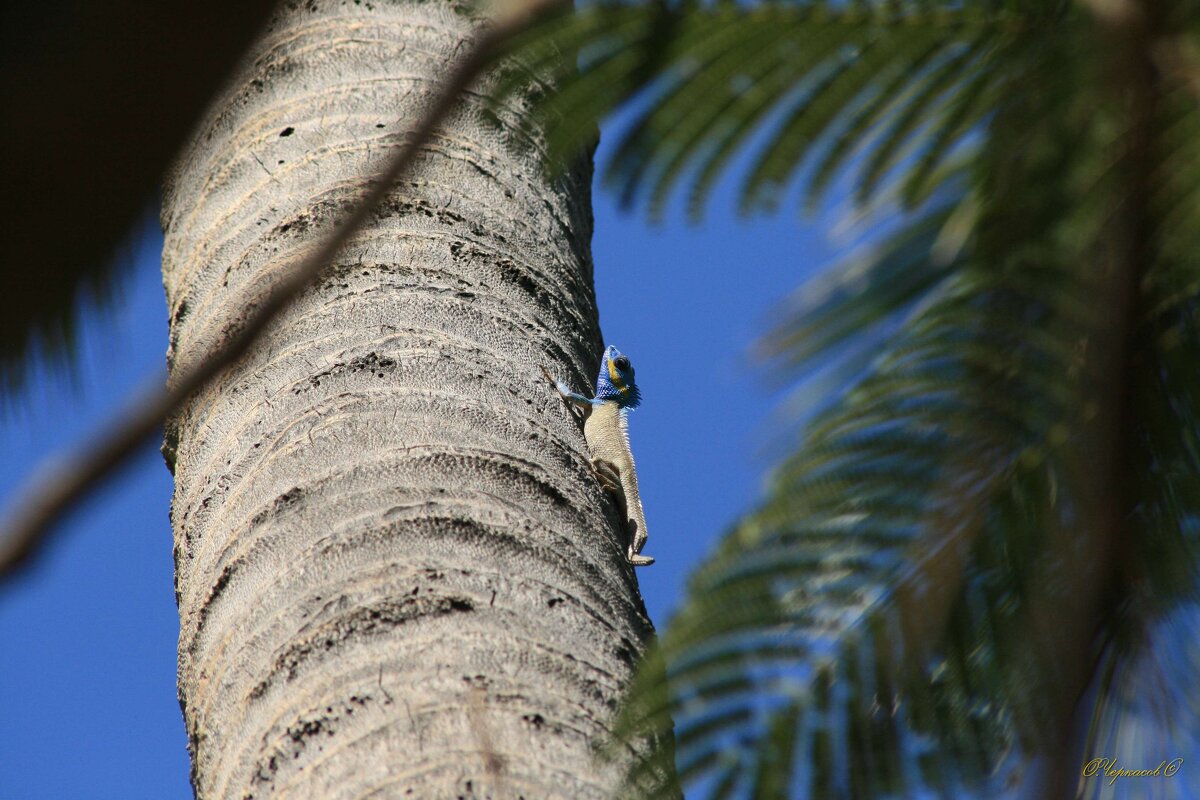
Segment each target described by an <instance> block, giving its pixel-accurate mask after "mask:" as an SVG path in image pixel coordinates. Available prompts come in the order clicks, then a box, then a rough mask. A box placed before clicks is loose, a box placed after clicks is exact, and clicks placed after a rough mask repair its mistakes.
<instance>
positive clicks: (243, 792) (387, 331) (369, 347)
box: [163, 1, 652, 799]
mask: <svg viewBox="0 0 1200 800" xmlns="http://www.w3.org/2000/svg"><path fill="white" fill-rule="evenodd" d="M291 5H292V6H295V7H294V8H292V9H290V10H283V11H281V12H280V13H279V14H278V15H277V17H276V18H275V19H274V20H273V22H272V24H271V25H270V27H269V29H268V31H267V32H266V33H265V35H264V37H263V38H262V40H261V41H260V42H259V43H258V45H257V46H256V48H255V49H254V51H253V52H252V54H251V56H250V57H249V58H248V59H247V61H246V62H245V64H244V67H243V69H242V71H241V73H240V75H239V77H238V78H237V79H236V80H235V81H234V85H233V86H232V87H230V88H229V90H228V91H227V92H226V93H225V95H224V96H223V97H222V98H221V99H220V101H219V102H218V103H217V104H216V106H215V107H214V109H213V110H212V111H211V113H210V114H209V116H208V117H207V119H206V121H205V122H204V124H203V125H202V127H201V128H200V129H199V130H198V132H197V134H196V136H195V139H194V141H193V143H192V145H191V146H190V147H189V148H188V150H187V151H186V153H185V154H184V156H183V157H182V158H181V160H180V162H179V165H178V167H177V170H176V173H175V174H174V176H173V177H172V180H171V181H170V182H169V186H168V188H167V190H166V193H165V198H164V208H163V227H164V230H165V232H166V245H165V248H164V252H163V273H164V282H165V284H166V291H167V299H168V304H169V308H170V314H171V349H170V360H171V364H172V368H173V369H178V368H180V367H182V366H184V365H186V364H188V363H192V362H193V361H194V360H195V359H199V358H202V357H203V356H204V354H205V353H206V352H207V351H208V350H209V349H210V348H212V347H213V346H214V344H216V343H218V342H220V341H221V340H222V339H223V338H224V337H226V336H228V335H229V333H230V332H231V331H234V330H236V329H237V326H238V324H239V319H240V317H241V316H242V315H243V314H244V313H245V312H246V300H245V298H246V297H247V295H248V294H250V295H253V293H254V292H255V291H256V290H257V291H261V289H262V288H263V287H264V286H266V285H269V284H270V282H271V281H272V280H274V279H276V278H277V276H278V275H279V274H280V273H281V271H283V270H285V269H287V267H288V265H289V264H292V263H294V262H295V261H296V260H297V259H299V258H300V257H301V256H302V254H303V253H305V252H306V251H307V250H308V249H310V248H312V247H313V246H314V243H315V242H317V241H319V239H320V237H321V236H322V235H323V233H324V232H325V231H326V230H328V228H329V227H330V225H331V222H332V221H333V220H334V219H336V218H337V217H338V215H340V214H341V213H343V212H344V210H345V209H346V208H347V207H349V206H351V205H352V204H353V203H354V202H355V200H356V198H357V197H359V196H360V195H361V193H362V192H363V188H364V185H365V181H366V180H367V179H368V177H369V176H371V175H372V174H374V173H375V172H377V170H378V167H379V164H380V163H381V161H382V160H383V159H385V158H386V157H387V155H388V153H389V151H390V150H391V149H392V148H394V147H395V146H396V145H397V143H398V142H399V141H400V140H401V137H402V136H403V134H404V131H403V126H404V125H406V124H411V123H412V122H413V121H415V119H416V118H417V117H418V116H419V115H420V113H421V110H422V108H423V107H424V105H425V103H426V102H427V100H428V98H429V97H430V95H431V94H432V92H434V91H435V89H436V86H437V82H438V79H439V77H440V76H441V75H443V74H444V73H445V71H446V68H447V65H448V63H450V61H451V60H452V59H453V58H454V56H455V54H456V53H457V52H458V50H459V49H460V48H462V47H465V46H466V44H465V42H467V41H468V40H469V39H470V38H471V36H472V31H473V29H474V26H475V25H476V24H477V23H476V22H474V21H473V20H472V19H471V18H470V17H469V16H468V15H466V14H465V13H464V12H463V11H462V9H461V8H460V7H459V6H457V5H454V4H451V3H444V2H410V3H394V4H393V3H380V2H377V3H374V4H368V3H363V4H358V3H348V2H347V3H339V2H332V1H330V2H323V1H322V2H307V3H304V4H298V3H293V4H291ZM480 112H481V103H480V101H479V98H478V97H471V98H468V101H467V102H466V103H465V104H464V107H463V109H462V110H461V111H460V112H459V113H457V114H456V116H454V117H453V118H452V119H451V120H450V121H449V122H448V123H447V124H446V125H445V126H444V129H443V132H442V133H441V134H440V135H438V136H435V137H434V140H433V141H432V142H431V143H430V144H429V145H428V146H427V147H426V148H425V151H424V153H423V155H422V157H421V159H420V160H419V162H418V168H417V169H416V171H415V172H414V174H412V175H411V176H410V177H409V178H407V179H404V180H402V181H401V182H400V183H399V184H398V185H397V186H396V187H395V189H394V191H393V192H392V193H391V195H390V196H389V199H388V201H386V202H385V203H384V204H383V206H382V207H381V208H380V210H379V211H378V212H377V214H376V217H375V222H374V223H373V225H372V226H370V227H369V228H368V229H367V230H366V231H364V232H363V233H362V234H360V235H359V236H357V237H356V238H355V240H354V241H353V243H352V244H351V245H350V246H349V247H348V248H347V249H346V250H345V251H344V252H343V253H342V254H341V256H340V258H339V259H338V260H337V261H336V263H334V264H333V265H331V267H330V269H329V270H328V271H327V273H326V274H325V276H324V278H323V279H322V280H321V281H319V282H318V284H317V285H315V286H314V287H312V289H311V290H310V291H308V292H307V293H306V294H305V295H304V296H303V297H302V298H301V300H300V301H299V302H297V303H296V304H295V305H294V306H293V307H292V309H291V310H290V311H289V312H287V313H286V314H285V315H284V318H283V319H282V321H280V322H279V323H277V324H275V325H274V326H272V328H271V329H270V330H269V332H268V333H267V334H266V335H265V336H264V338H263V339H262V340H261V341H260V343H259V344H258V345H257V346H256V347H255V348H254V349H253V350H252V352H251V353H250V354H249V356H247V357H246V358H245V359H243V360H242V361H241V362H240V363H239V364H238V365H237V366H236V367H234V368H232V369H230V370H228V371H227V372H226V373H225V374H224V375H223V376H222V378H221V379H220V380H219V381H217V382H215V383H214V384H213V385H211V386H209V387H208V388H207V389H206V390H204V391H202V392H200V393H198V394H197V396H195V398H194V399H193V400H192V402H191V403H190V404H189V405H188V406H187V408H186V409H185V410H184V411H183V412H181V413H180V415H179V416H178V417H177V418H176V419H175V420H173V421H172V423H171V425H170V426H169V430H168V435H167V444H166V445H165V446H164V452H165V453H166V454H167V458H168V462H169V463H171V464H172V465H173V468H174V471H175V478H176V488H175V498H174V503H173V509H172V521H173V525H174V531H175V560H176V588H177V596H178V601H179V611H180V620H181V627H182V629H181V632H180V640H179V692H180V700H181V703H182V705H183V709H184V715H185V719H186V724H187V730H188V736H189V742H190V748H191V751H192V765H193V783H194V786H195V789H196V793H197V796H198V797H200V798H262V797H268V796H269V797H280V798H282V797H293V798H318V797H319V798H331V799H336V798H343V797H345V798H351V797H354V798H360V797H414V798H416V797H420V798H442V797H467V798H472V797H479V798H483V797H494V798H502V797H503V798H507V797H513V798H516V797H526V798H535V797H536V798H542V797H563V798H600V797H605V796H607V795H609V794H610V793H611V792H612V791H613V790H614V788H615V786H616V785H617V781H618V780H619V776H620V773H621V771H622V770H623V769H624V768H626V767H627V766H628V760H629V759H633V758H639V757H641V755H645V753H644V752H643V751H642V750H641V749H640V748H635V749H636V750H637V751H638V752H634V751H633V750H630V751H628V752H627V755H626V757H625V759H626V763H621V761H620V760H618V761H616V762H612V763H602V762H598V761H596V760H594V759H593V758H592V747H593V745H594V744H595V743H597V742H598V741H599V740H600V739H602V738H603V737H604V736H605V735H606V734H607V733H608V731H609V726H610V725H611V722H612V711H613V707H614V705H615V703H616V701H617V700H618V699H619V696H620V692H621V689H622V687H623V686H624V684H625V683H626V682H627V681H628V679H629V677H630V674H631V670H632V669H633V667H634V665H635V662H636V660H637V656H638V655H639V654H640V653H641V651H642V648H643V646H644V643H645V642H646V640H647V638H648V637H649V635H650V634H651V630H652V629H651V626H650V622H649V620H648V619H647V617H646V614H645V610H644V607H643V605H642V602H641V600H640V597H639V595H638V592H637V587H636V581H635V579H634V576H633V573H632V571H631V569H630V568H629V567H628V565H627V564H626V563H625V561H624V558H623V553H624V551H625V547H626V542H625V541H624V534H623V533H621V532H620V528H619V527H618V519H617V517H616V515H615V513H614V509H613V508H612V507H611V506H610V505H609V504H608V501H606V500H605V499H604V497H603V496H602V494H601V492H600V491H599V489H598V487H597V485H596V482H595V480H594V478H593V477H592V476H591V474H590V472H589V470H588V466H587V464H588V462H587V458H586V449H585V445H584V442H583V437H582V433H581V431H580V429H579V427H578V425H577V424H576V423H575V421H574V420H573V419H572V418H571V417H570V416H569V415H568V414H567V413H566V411H565V409H563V408H562V406H561V405H560V402H559V399H558V396H557V394H556V393H555V392H554V391H553V390H552V388H551V387H549V386H546V385H544V384H543V382H542V381H541V380H540V376H539V371H538V365H539V364H541V363H544V364H546V365H547V366H550V367H551V368H552V369H557V370H558V371H559V372H560V373H561V374H563V375H564V376H570V377H571V378H572V380H575V381H576V382H583V381H584V378H583V376H584V375H588V374H591V372H592V367H593V366H594V364H595V361H596V358H597V356H598V354H599V352H600V349H601V338H600V335H599V326H598V322H597V313H596V308H595V298H594V293H593V288H592V283H591V277H592V275H591V269H592V265H591V260H590V254H589V239H590V236H591V209H590V202H589V189H590V186H589V183H590V176H591V168H590V162H586V161H581V162H580V164H579V165H578V167H577V168H576V169H574V170H573V171H572V172H570V173H569V174H567V175H565V176H563V177H561V178H558V179H556V180H549V179H547V178H545V177H544V176H543V173H542V163H541V161H540V159H541V157H542V149H541V147H540V143H539V142H538V141H537V140H536V138H529V135H528V134H527V133H525V132H522V131H521V130H519V129H518V127H517V123H518V122H519V120H520V118H521V114H522V113H523V109H522V108H520V107H515V106H514V107H509V108H507V109H505V110H504V112H502V113H501V114H500V115H499V116H500V119H499V121H498V124H497V122H496V121H495V120H490V121H489V120H488V118H487V117H486V116H485V115H484V114H482V113H480ZM397 118H399V119H400V120H402V122H401V123H400V124H399V125H397V123H396V122H395V121H396V119H397Z"/></svg>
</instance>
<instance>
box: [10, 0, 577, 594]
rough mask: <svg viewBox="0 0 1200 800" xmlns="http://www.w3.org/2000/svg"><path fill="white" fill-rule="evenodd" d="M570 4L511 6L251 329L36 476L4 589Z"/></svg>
mask: <svg viewBox="0 0 1200 800" xmlns="http://www.w3.org/2000/svg"><path fill="white" fill-rule="evenodd" d="M561 3H562V0H528V2H510V3H506V4H504V8H503V9H501V11H500V13H499V14H498V15H497V16H496V17H494V18H493V20H492V22H491V24H489V25H488V26H487V27H485V28H483V29H482V30H481V31H480V33H479V36H478V38H477V39H476V40H475V46H474V47H473V48H471V50H469V51H468V52H467V54H466V55H465V56H464V57H463V59H462V60H461V61H460V62H459V63H458V65H457V66H456V67H455V68H454V69H453V71H451V72H450V73H449V74H448V75H447V76H446V79H445V82H444V83H443V84H442V86H441V87H440V89H439V90H438V91H437V93H436V94H435V97H434V101H433V103H432V104H431V105H430V107H429V110H428V111H427V112H426V113H425V115H424V117H422V118H421V119H420V120H419V121H418V122H417V125H416V126H415V127H414V128H413V129H412V130H411V131H410V132H409V134H408V136H407V139H406V141H405V142H404V143H402V144H401V145H400V146H399V148H398V149H397V151H396V153H395V155H394V156H393V157H392V159H391V161H390V162H389V163H388V165H387V167H386V168H385V169H384V170H383V171H382V172H381V173H380V174H379V175H377V176H376V177H375V178H374V179H373V180H372V181H371V182H370V184H369V185H370V190H369V191H368V192H367V193H366V195H365V196H364V197H363V199H362V200H361V201H360V202H359V203H358V205H357V206H356V207H355V209H354V210H353V211H352V212H351V213H350V214H349V215H348V216H347V217H346V218H345V219H343V220H342V222H341V224H339V225H338V226H337V227H336V228H335V229H334V230H333V231H332V232H331V233H330V235H329V237H328V238H327V239H325V241H324V242H322V243H321V245H320V247H318V248H317V249H316V250H315V251H314V252H313V253H312V254H311V255H310V256H308V257H307V258H305V259H304V260H302V261H301V262H300V263H299V264H297V265H296V266H295V267H294V268H293V269H292V270H290V271H289V272H288V273H287V274H285V276H284V277H283V278H282V280H280V281H279V282H278V283H277V284H275V285H274V286H273V287H271V289H270V290H269V291H268V292H267V293H266V295H265V296H264V297H262V298H256V304H255V307H254V311H253V312H252V313H251V314H250V316H249V317H248V318H247V320H246V322H245V324H244V325H243V327H242V328H241V329H240V330H238V331H237V332H236V333H235V334H234V335H232V336H231V337H230V338H229V340H228V341H226V342H224V343H223V344H222V345H221V346H220V347H219V348H217V349H216V350H214V351H213V352H212V353H211V354H209V356H208V357H207V358H205V359H204V360H203V361H202V362H201V363H198V364H196V365H195V366H193V367H191V368H190V369H188V370H186V371H184V372H182V373H181V374H178V375H175V376H173V386H172V387H171V388H170V389H169V390H168V389H155V390H152V391H149V392H145V393H143V394H142V395H141V396H140V397H139V398H137V400H136V401H135V402H133V403H131V405H130V406H129V410H128V411H126V412H125V413H124V414H123V415H122V416H121V417H120V418H119V419H118V420H115V421H114V422H113V423H111V424H109V425H108V426H106V430H105V431H104V432H103V433H101V434H99V435H98V436H97V437H96V439H95V440H93V441H92V442H91V443H89V444H87V445H85V446H83V447H82V448H81V449H80V450H79V452H77V453H74V454H72V455H70V456H68V457H65V458H60V459H57V460H56V461H55V462H52V463H50V464H48V465H45V466H43V467H42V468H40V469H39V470H38V471H36V472H35V474H34V476H33V477H32V478H31V479H30V481H29V482H28V484H27V485H26V486H25V487H24V488H23V489H22V490H19V492H18V494H17V500H16V501H15V503H14V506H13V508H12V509H11V510H10V511H9V512H8V514H7V515H6V516H5V518H4V522H3V524H2V525H0V531H2V532H3V533H2V536H3V538H2V539H0V581H4V580H7V579H9V578H11V577H12V576H13V575H14V574H15V573H16V572H17V571H18V570H19V569H20V568H21V567H22V566H24V565H26V564H28V563H29V560H30V558H31V557H32V556H33V555H34V554H35V553H37V552H38V550H40V549H41V548H42V547H43V546H44V545H45V544H46V541H47V539H48V537H49V534H50V532H51V531H52V530H53V528H52V527H51V526H52V525H53V523H54V522H56V521H57V520H58V519H59V517H61V516H62V515H63V514H64V513H65V512H66V511H67V510H68V509H69V508H71V507H72V506H73V505H74V504H75V503H77V502H78V501H79V500H81V499H83V497H84V496H85V495H86V494H87V493H88V492H89V491H90V490H92V489H94V488H95V487H96V486H97V485H98V484H99V483H100V481H101V479H103V478H104V477H106V476H108V475H110V474H111V471H112V469H113V468H114V467H116V466H118V465H119V464H121V463H122V462H124V461H125V460H126V459H127V458H129V456H130V455H132V454H133V453H134V452H135V451H136V450H137V448H138V447H139V446H141V445H142V444H143V443H145V442H146V440H147V439H148V438H149V437H150V436H151V435H152V434H154V433H155V431H157V430H158V426H159V425H160V424H161V423H162V421H163V420H164V419H166V417H167V416H168V415H169V414H171V413H172V412H173V411H175V410H176V409H178V408H179V407H180V406H181V405H182V404H183V403H184V402H186V401H187V399H188V398H189V397H191V395H192V394H193V393H194V392H196V391H197V390H198V389H200V388H201V387H203V386H204V385H205V384H206V383H208V382H209V381H210V380H212V379H213V378H214V377H216V376H217V375H218V374H219V373H220V372H221V371H222V370H224V369H225V368H226V367H229V366H230V365H232V364H233V363H234V362H236V361H237V360H238V359H239V358H241V357H242V356H243V355H244V354H245V353H246V352H247V351H248V350H249V349H250V347H251V345H253V344H254V343H255V341H257V339H258V337H259V335H260V334H261V333H262V332H263V330H264V329H265V328H266V327H267V326H268V325H269V324H270V323H271V322H272V321H273V320H275V319H276V318H277V317H278V316H279V315H280V314H281V313H282V312H283V311H284V310H285V309H287V307H288V306H289V305H290V304H291V303H292V301H293V300H295V299H296V297H298V296H299V295H300V293H301V292H303V291H304V289H305V288H306V287H307V286H308V285H309V284H310V283H311V282H312V281H313V280H314V279H315V278H316V277H317V276H318V275H319V274H320V273H321V271H322V270H323V269H324V268H325V265H326V264H328V263H329V262H330V261H331V260H332V259H333V257H334V256H335V255H336V254H337V252H338V251H339V250H340V249H341V248H342V247H343V246H344V245H345V244H346V243H347V241H349V239H350V238H351V237H352V236H354V235H355V234H356V233H357V232H358V231H359V230H360V229H361V228H362V227H363V225H364V224H365V223H366V222H367V221H368V219H369V218H370V216H371V213H372V212H373V210H374V209H375V207H376V206H378V205H379V203H380V201H382V200H383V199H384V197H385V196H386V195H387V193H388V191H389V190H390V189H391V187H392V185H393V184H394V183H395V181H396V179H397V178H399V177H400V175H401V174H402V173H404V171H405V170H407V169H408V168H409V167H410V166H411V165H412V163H413V160H414V159H415V158H416V155H417V153H418V151H419V150H420V149H421V147H422V146H423V145H424V144H425V143H426V142H428V141H429V138H430V136H431V135H432V134H433V131H434V129H435V128H436V127H437V126H438V125H439V124H440V123H441V122H442V120H443V119H444V118H445V117H446V115H447V114H448V113H449V112H450V111H451V110H452V109H453V108H454V105H455V103H456V102H457V101H458V96H459V95H460V94H461V93H462V92H463V90H465V89H466V88H468V87H469V86H470V85H471V84H472V83H473V82H474V81H475V79H476V78H478V77H479V75H480V74H481V73H482V72H483V71H484V70H485V69H486V68H487V67H488V66H489V65H490V64H491V63H492V60H493V59H494V57H495V56H496V55H497V54H498V52H499V51H500V48H501V47H502V45H504V44H505V43H506V42H507V41H508V40H509V39H511V38H512V37H513V36H515V35H516V34H518V33H520V32H522V31H523V30H525V29H526V27H528V26H529V25H530V24H531V23H532V22H533V21H534V20H535V19H536V18H537V17H538V16H539V15H540V14H542V13H544V12H546V11H549V10H552V9H554V8H556V7H558V6H560V5H561Z"/></svg>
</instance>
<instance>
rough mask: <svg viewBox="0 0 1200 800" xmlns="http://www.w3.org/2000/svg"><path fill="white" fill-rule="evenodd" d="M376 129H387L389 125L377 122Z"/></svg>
mask: <svg viewBox="0 0 1200 800" xmlns="http://www.w3.org/2000/svg"><path fill="white" fill-rule="evenodd" d="M375 127H376V128H386V127H387V125H384V124H383V123H382V122H377V123H375Z"/></svg>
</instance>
